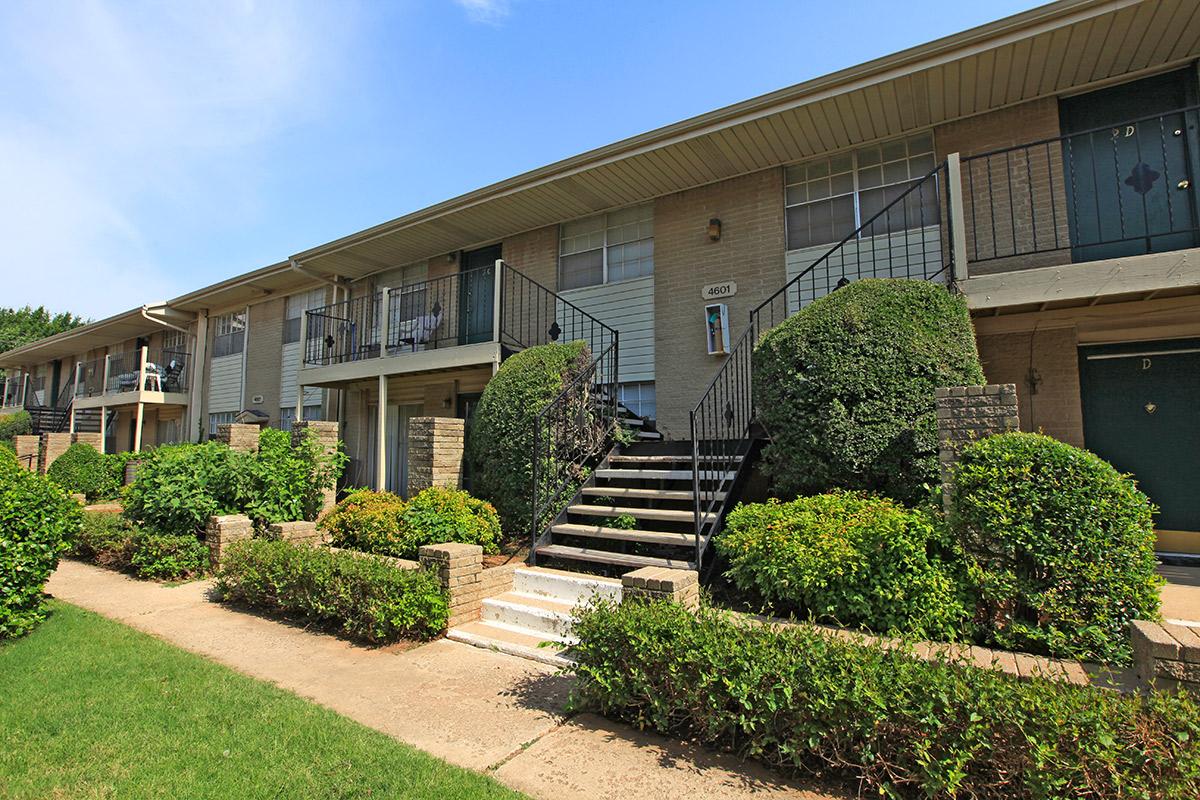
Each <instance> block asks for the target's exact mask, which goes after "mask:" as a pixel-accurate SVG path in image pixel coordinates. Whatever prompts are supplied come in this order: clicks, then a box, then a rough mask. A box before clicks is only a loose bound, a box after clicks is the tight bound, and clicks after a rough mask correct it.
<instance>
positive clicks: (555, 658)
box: [446, 621, 574, 668]
mask: <svg viewBox="0 0 1200 800" xmlns="http://www.w3.org/2000/svg"><path fill="white" fill-rule="evenodd" d="M446 638H447V639H450V640H452V641H455V642H462V643H464V644H469V645H472V646H474V647H481V648H483V649H485V650H495V651H497V652H500V653H506V654H508V655H510V656H518V657H520V658H528V659H529V660H531V661H539V662H541V663H543V664H549V665H551V666H554V667H559V668H562V667H569V666H571V664H572V663H574V662H573V661H572V659H571V658H570V657H569V656H568V655H567V654H566V651H565V644H564V643H562V642H555V643H554V645H550V646H543V644H542V643H543V642H547V641H552V640H548V639H546V638H545V637H544V636H542V635H541V634H539V633H538V632H537V631H530V630H521V629H519V628H513V627H510V626H508V625H504V624H501V623H496V622H483V621H480V622H468V623H467V624H466V625H459V626H458V627H457V628H451V629H450V630H449V631H448V632H447V633H446Z"/></svg>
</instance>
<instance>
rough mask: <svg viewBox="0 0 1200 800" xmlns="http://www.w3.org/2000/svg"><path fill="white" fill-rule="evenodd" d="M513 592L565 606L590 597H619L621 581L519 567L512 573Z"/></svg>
mask: <svg viewBox="0 0 1200 800" xmlns="http://www.w3.org/2000/svg"><path fill="white" fill-rule="evenodd" d="M512 590H513V591H514V592H517V593H520V594H522V595H533V596H535V597H545V598H548V599H550V600H553V601H555V602H558V603H563V604H565V605H567V606H568V607H574V606H575V605H576V604H577V603H579V602H586V601H588V600H591V599H592V598H593V597H603V598H606V599H609V600H613V601H619V600H620V599H621V582H620V581H618V580H613V579H612V578H603V577H600V576H597V575H587V574H584V573H580V572H566V571H565V570H560V569H548V568H546V567H521V568H519V569H517V570H516V571H515V572H514V573H513V588H512Z"/></svg>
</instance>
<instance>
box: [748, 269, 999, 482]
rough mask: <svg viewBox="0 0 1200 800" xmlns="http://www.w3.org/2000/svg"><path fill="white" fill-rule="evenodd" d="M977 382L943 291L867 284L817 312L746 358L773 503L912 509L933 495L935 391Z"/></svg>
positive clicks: (953, 302)
mask: <svg viewBox="0 0 1200 800" xmlns="http://www.w3.org/2000/svg"><path fill="white" fill-rule="evenodd" d="M983 380H984V378H983V369H982V367H981V366H980V363H979V355H978V352H977V351H976V348H975V336H974V331H973V330H972V328H971V320H970V316H969V314H968V312H967V305H966V301H965V300H964V299H963V298H961V297H957V296H955V295H953V294H951V293H950V292H948V291H947V290H946V287H944V286H941V285H938V284H934V283H930V282H927V281H910V280H896V279H866V280H861V281H856V282H854V283H851V284H849V285H848V286H845V287H843V288H841V289H838V290H837V291H835V292H833V293H831V294H829V295H827V296H825V297H822V298H820V299H819V300H816V301H815V302H813V303H812V304H811V305H809V306H807V307H805V308H803V309H801V310H800V312H799V313H797V314H795V315H794V316H792V317H790V318H789V319H787V320H786V321H784V322H783V323H782V324H780V325H778V326H777V327H775V328H773V329H771V330H770V331H768V332H767V333H766V334H765V335H764V336H763V337H762V339H761V340H760V341H759V342H758V344H757V346H756V348H755V351H754V359H753V382H754V392H755V406H756V408H757V409H758V412H759V418H760V420H761V422H762V423H763V425H764V426H765V427H766V430H767V433H768V436H769V442H770V443H769V444H768V445H767V447H766V448H765V449H764V451H763V468H764V470H765V472H766V473H767V475H768V476H769V477H770V479H771V482H772V486H773V489H774V494H776V495H778V496H780V497H795V496H797V495H801V494H815V493H818V492H823V491H828V490H830V489H834V488H843V489H863V490H867V491H872V492H878V493H880V494H883V495H886V496H888V497H892V498H894V499H896V500H900V501H902V502H906V503H909V504H917V503H918V502H920V501H922V500H924V499H925V498H926V497H927V496H928V493H929V491H930V489H929V488H928V487H933V486H936V485H937V484H938V483H939V479H938V461H937V420H936V416H935V413H936V412H935V409H934V390H935V389H936V388H938V387H939V386H958V385H970V384H981V383H983Z"/></svg>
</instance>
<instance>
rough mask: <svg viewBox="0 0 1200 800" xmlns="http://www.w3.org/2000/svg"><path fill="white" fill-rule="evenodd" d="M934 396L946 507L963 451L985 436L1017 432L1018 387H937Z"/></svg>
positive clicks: (939, 458)
mask: <svg viewBox="0 0 1200 800" xmlns="http://www.w3.org/2000/svg"><path fill="white" fill-rule="evenodd" d="M934 396H935V403H936V406H937V427H938V465H939V467H940V471H941V476H942V502H943V503H945V505H946V507H947V508H949V507H950V502H951V495H952V491H951V485H950V481H951V478H952V476H953V470H954V465H955V464H957V463H958V456H959V453H961V452H962V449H963V448H964V447H966V446H967V445H969V444H971V443H972V442H974V441H977V440H979V439H983V438H986V437H988V436H994V435H995V434H998V433H1008V432H1009V431H1016V430H1020V412H1019V411H1018V408H1017V387H1016V384H1012V383H1004V384H997V383H993V384H988V385H987V386H940V387H938V389H937V390H936V392H935V393H934Z"/></svg>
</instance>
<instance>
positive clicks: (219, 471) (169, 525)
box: [124, 442, 252, 536]
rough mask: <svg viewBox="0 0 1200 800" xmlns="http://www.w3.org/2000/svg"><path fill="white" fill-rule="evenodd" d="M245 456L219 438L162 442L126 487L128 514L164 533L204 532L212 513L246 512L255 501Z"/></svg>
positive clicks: (148, 456)
mask: <svg viewBox="0 0 1200 800" xmlns="http://www.w3.org/2000/svg"><path fill="white" fill-rule="evenodd" d="M243 458H244V454H240V453H235V452H234V451H233V450H230V449H229V447H228V446H227V445H225V444H222V443H220V442H205V443H204V444H174V445H166V446H164V447H159V448H158V449H156V450H154V451H152V452H151V453H149V454H148V455H147V457H146V459H145V460H144V461H143V462H142V465H141V467H139V469H138V475H137V480H135V481H134V482H133V484H131V485H130V486H129V487H128V488H127V489H126V490H125V502H124V507H125V516H126V518H128V519H129V520H130V521H131V522H134V523H137V524H139V525H141V526H142V527H145V528H147V529H150V530H153V531H157V532H159V533H169V534H175V535H185V534H191V535H193V536H199V535H200V534H201V533H202V532H203V531H204V528H205V525H207V523H208V518H209V517H211V516H215V515H220V514H237V513H241V511H242V509H243V507H244V504H245V503H247V502H249V501H250V499H251V496H252V494H251V492H250V490H249V488H248V487H243V486H242V483H241V478H242V470H241V465H240V463H239V462H240V461H241V460H242V459H243Z"/></svg>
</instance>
